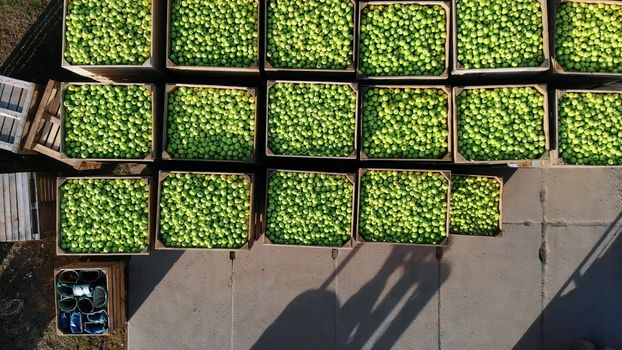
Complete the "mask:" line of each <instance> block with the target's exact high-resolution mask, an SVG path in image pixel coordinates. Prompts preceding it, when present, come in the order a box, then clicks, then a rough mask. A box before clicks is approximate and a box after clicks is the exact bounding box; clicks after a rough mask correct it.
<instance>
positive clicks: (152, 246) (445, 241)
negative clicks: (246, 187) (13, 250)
mask: <svg viewBox="0 0 622 350" xmlns="http://www.w3.org/2000/svg"><path fill="white" fill-rule="evenodd" d="M368 171H379V172H397V173H398V174H399V173H404V174H412V173H423V174H431V173H435V174H439V175H440V176H442V177H444V178H445V179H446V180H447V184H448V189H447V190H446V192H445V200H446V203H447V212H446V213H445V220H444V222H445V234H444V235H443V237H442V238H441V239H440V240H439V241H438V242H437V243H400V242H376V241H374V242H372V241H368V240H366V239H365V238H364V237H362V236H361V235H360V234H359V232H358V225H357V223H358V216H359V214H358V212H359V209H360V205H361V204H360V198H359V194H360V192H361V179H362V177H363V175H364V174H365V173H367V172H368ZM277 172H285V173H299V174H323V175H329V176H336V177H340V176H342V177H345V178H347V179H348V181H349V182H350V183H351V184H352V186H353V188H354V191H353V194H352V208H353V210H352V217H351V218H350V221H351V228H350V233H349V236H350V239H349V240H348V241H346V243H345V244H344V245H343V246H340V247H336V246H323V245H296V244H280V243H274V242H271V241H270V239H269V238H268V237H267V236H266V231H267V220H266V214H267V208H268V205H269V200H268V195H267V191H268V187H269V183H270V178H271V176H273V175H274V174H275V173H277ZM186 174H190V175H205V176H214V175H216V176H219V175H225V176H242V177H244V178H245V179H247V180H249V182H250V198H249V200H250V212H249V215H248V220H249V229H248V237H247V238H248V240H247V241H246V243H245V244H244V245H242V246H241V247H240V248H237V249H236V248H194V247H187V248H186V247H171V246H167V245H166V244H165V242H164V240H163V237H161V234H160V233H161V232H160V210H161V207H160V201H161V196H162V184H163V182H164V180H165V179H166V178H167V177H169V176H178V175H186ZM452 176H461V177H473V178H486V179H488V180H490V181H496V182H498V184H499V186H498V188H499V195H498V198H497V199H498V214H499V216H498V229H497V231H496V232H493V233H492V234H491V235H486V236H481V237H502V233H503V184H504V180H503V178H502V177H499V176H490V175H473V174H454V173H452V172H451V171H447V170H416V169H376V168H374V169H372V168H360V169H359V170H358V174H355V173H337V172H318V171H300V170H284V169H268V170H267V172H266V182H265V184H262V185H263V186H265V187H263V186H262V187H263V188H262V190H265V191H263V193H260V192H259V190H260V189H259V188H258V187H259V186H260V185H259V184H258V183H257V181H256V179H257V176H256V174H254V173H231V172H194V171H160V172H159V174H158V178H157V181H154V180H153V178H152V177H151V176H89V177H59V178H58V179H57V198H58V202H57V208H56V221H57V223H56V226H57V232H58V233H57V236H56V245H57V246H56V254H57V255H80V256H81V255H93V256H115V255H148V254H149V253H150V252H151V251H153V250H201V251H236V250H248V249H251V247H252V246H253V245H254V243H255V242H256V241H259V243H260V244H262V245H270V246H281V247H312V248H325V249H342V248H345V249H348V248H352V247H354V246H355V245H356V244H362V243H364V244H374V245H386V244H398V245H407V246H430V247H447V246H449V234H450V233H451V234H461V235H463V233H457V232H451V231H450V206H451V179H452ZM71 180H94V181H111V180H131V181H136V180H142V181H144V183H146V184H147V185H148V189H149V190H148V191H149V225H148V231H149V232H145V233H147V234H148V236H149V245H148V246H146V247H145V248H144V250H142V251H140V252H108V253H100V252H97V253H85V252H71V251H70V249H63V247H62V244H61V241H62V237H61V235H62V230H61V227H62V222H61V220H62V216H61V205H62V203H63V191H62V186H63V184H65V183H67V181H71ZM196 195H197V196H200V193H197V194H196ZM464 234H466V233H464ZM471 236H473V237H476V236H479V235H475V234H473V235H471Z"/></svg>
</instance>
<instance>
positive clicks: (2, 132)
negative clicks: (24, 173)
mask: <svg viewBox="0 0 622 350" xmlns="http://www.w3.org/2000/svg"><path fill="white" fill-rule="evenodd" d="M37 96H38V90H37V84H34V83H29V82H26V81H21V80H17V79H12V78H8V77H5V76H0V149H4V150H7V151H10V152H13V153H19V152H22V147H21V146H22V136H23V135H25V134H26V133H27V132H28V128H29V126H30V121H29V117H30V116H31V115H30V111H31V109H34V108H32V107H33V106H34V105H35V104H36V102H37Z"/></svg>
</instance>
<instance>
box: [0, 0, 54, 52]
mask: <svg viewBox="0 0 622 350" xmlns="http://www.w3.org/2000/svg"><path fill="white" fill-rule="evenodd" d="M50 1H51V0H0V62H4V60H5V59H6V58H7V57H8V56H9V54H10V53H11V51H13V48H14V47H15V46H16V45H17V44H18V43H19V42H20V40H21V39H22V37H23V36H24V34H25V33H26V32H27V31H28V29H29V28H30V26H31V25H32V24H33V23H35V21H36V20H37V17H39V15H40V14H41V12H42V11H43V10H44V9H45V7H46V6H47V5H48V4H49V3H50Z"/></svg>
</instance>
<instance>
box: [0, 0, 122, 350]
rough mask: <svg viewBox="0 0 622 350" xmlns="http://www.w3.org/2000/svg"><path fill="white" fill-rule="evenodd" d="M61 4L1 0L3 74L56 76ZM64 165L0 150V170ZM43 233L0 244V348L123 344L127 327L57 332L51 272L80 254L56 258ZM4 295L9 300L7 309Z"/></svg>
mask: <svg viewBox="0 0 622 350" xmlns="http://www.w3.org/2000/svg"><path fill="white" fill-rule="evenodd" d="M51 3H53V4H51ZM61 3H62V2H61V0H0V71H1V72H2V73H3V74H7V75H9V76H11V77H14V78H18V79H26V80H29V81H33V82H37V83H40V84H43V83H45V81H47V79H49V78H55V79H59V78H60V75H62V74H63V72H62V70H61V69H60V66H59V63H58V62H57V60H58V58H59V57H60V54H59V53H60V40H59V38H60V36H61V35H60V25H59V24H60V22H61V20H60V18H58V14H59V13H60V14H61V16H62V12H61V11H60V9H61ZM42 13H43V15H42ZM33 28H36V29H35V30H33ZM16 48H17V50H15V49H16ZM50 57H54V59H50ZM56 66H58V67H56ZM65 168H66V167H62V166H60V165H59V164H57V163H56V162H54V161H53V160H51V159H49V158H41V157H36V156H15V155H12V154H9V153H6V152H0V172H6V171H11V172H13V171H15V172H17V171H54V172H57V171H61V169H65ZM41 215H45V216H50V215H51V216H52V217H53V215H54V212H53V209H51V208H47V209H45V210H42V214H41ZM42 237H43V239H42V240H41V241H37V242H16V243H0V350H22V349H24V350H31V349H46V350H47V349H54V350H57V349H84V350H86V349H88V350H90V349H101V350H103V349H126V348H127V334H126V327H123V329H121V330H120V331H117V332H115V333H113V334H111V335H110V336H107V337H68V336H62V337H61V336H58V335H56V329H55V328H56V323H55V319H54V317H55V311H54V308H55V306H54V294H53V293H54V292H53V291H54V289H53V282H52V278H53V277H52V276H53V271H54V269H55V268H57V267H60V266H63V265H66V264H68V263H71V262H75V261H79V260H81V261H84V260H85V258H79V257H58V256H56V253H55V248H54V247H55V233H54V232H48V233H45V234H43V235H42ZM91 260H95V259H91ZM7 300H9V301H12V304H11V307H9V308H7V304H6V301H7ZM7 314H10V315H7Z"/></svg>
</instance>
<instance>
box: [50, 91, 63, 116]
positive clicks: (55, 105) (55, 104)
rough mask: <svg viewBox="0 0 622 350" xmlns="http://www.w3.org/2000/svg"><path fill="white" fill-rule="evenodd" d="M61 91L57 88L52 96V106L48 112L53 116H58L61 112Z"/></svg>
mask: <svg viewBox="0 0 622 350" xmlns="http://www.w3.org/2000/svg"><path fill="white" fill-rule="evenodd" d="M59 92H60V89H59V88H55V89H54V92H53V95H52V99H51V100H50V104H49V106H48V111H49V112H50V113H51V114H52V115H58V112H60V103H61V101H60V94H59Z"/></svg>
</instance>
